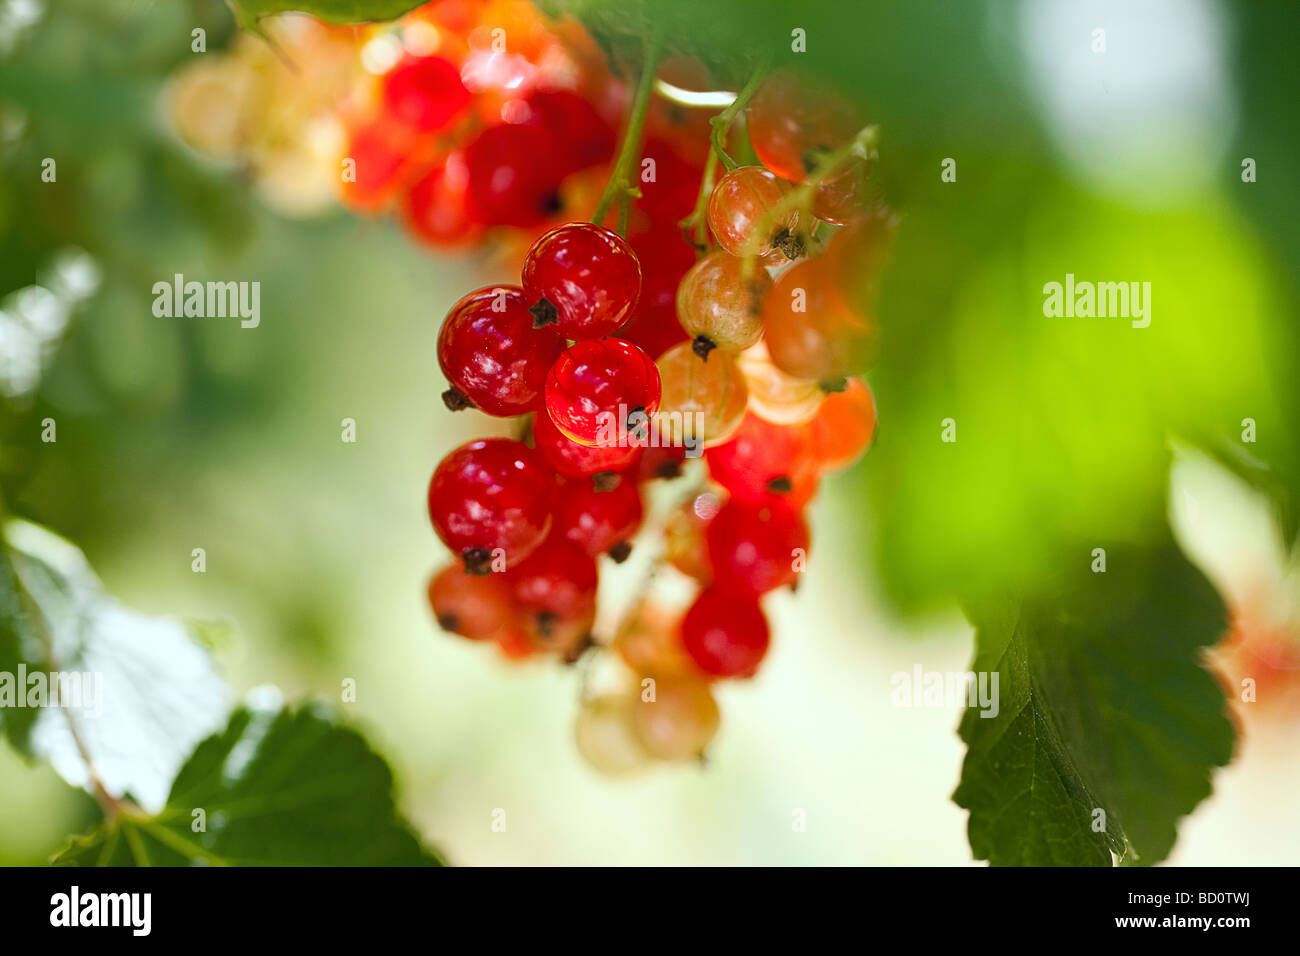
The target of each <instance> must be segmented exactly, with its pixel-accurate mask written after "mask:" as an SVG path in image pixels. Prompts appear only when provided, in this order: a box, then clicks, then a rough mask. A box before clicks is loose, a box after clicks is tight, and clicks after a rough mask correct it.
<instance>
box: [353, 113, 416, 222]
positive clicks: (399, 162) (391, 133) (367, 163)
mask: <svg viewBox="0 0 1300 956" xmlns="http://www.w3.org/2000/svg"><path fill="white" fill-rule="evenodd" d="M411 135H412V134H411V133H410V131H408V130H406V129H403V128H401V127H398V126H395V125H394V124H392V123H385V122H374V123H367V124H365V125H363V126H358V127H357V128H355V129H353V130H352V131H351V132H350V133H349V136H348V146H347V153H346V155H347V157H348V158H349V159H351V160H352V161H353V163H354V166H353V170H354V172H355V177H354V178H352V179H345V180H342V181H341V183H340V186H339V190H340V194H341V198H342V200H343V203H344V204H345V205H346V206H348V208H350V209H353V210H355V211H357V212H360V213H366V214H373V213H378V212H380V211H382V210H383V209H385V208H386V207H387V206H388V205H389V203H390V202H391V201H392V200H393V198H394V197H395V196H396V195H397V193H398V192H400V191H401V189H402V187H403V186H404V185H405V184H406V183H407V182H409V181H410V178H411V176H412V174H413V173H418V172H419V167H418V166H417V164H416V162H415V160H414V158H413V155H412V153H413V150H412V144H411V142H410V140H411Z"/></svg>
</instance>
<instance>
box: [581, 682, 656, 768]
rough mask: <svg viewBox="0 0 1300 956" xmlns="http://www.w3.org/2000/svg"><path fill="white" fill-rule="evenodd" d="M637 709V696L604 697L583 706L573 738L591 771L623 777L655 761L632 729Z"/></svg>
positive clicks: (618, 695) (607, 695)
mask: <svg viewBox="0 0 1300 956" xmlns="http://www.w3.org/2000/svg"><path fill="white" fill-rule="evenodd" d="M636 706H638V704H637V699H636V698H635V697H632V696H631V695H629V694H618V693H609V694H602V695H600V696H599V697H593V698H592V699H591V700H588V701H586V702H585V703H583V705H582V709H581V710H580V711H579V712H578V722H577V725H576V727H575V728H574V736H575V737H576V739H577V744H578V753H579V754H581V755H582V759H583V760H585V761H587V763H588V764H590V765H591V767H592V769H594V770H597V771H599V772H600V773H603V774H608V775H610V776H622V775H626V774H630V773H635V772H636V771H638V770H641V769H643V768H644V767H645V766H646V765H647V764H648V763H650V761H651V759H652V758H651V756H650V754H649V752H648V751H647V750H646V749H645V747H644V745H643V744H642V743H641V740H640V738H639V737H638V736H637V734H636V731H635V729H634V727H633V714H634V713H635V712H634V710H633V708H634V707H636Z"/></svg>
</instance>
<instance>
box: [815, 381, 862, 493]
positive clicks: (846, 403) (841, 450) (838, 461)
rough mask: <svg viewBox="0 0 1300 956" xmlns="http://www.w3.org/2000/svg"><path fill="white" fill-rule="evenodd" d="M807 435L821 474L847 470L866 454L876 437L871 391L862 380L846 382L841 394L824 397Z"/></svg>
mask: <svg viewBox="0 0 1300 956" xmlns="http://www.w3.org/2000/svg"><path fill="white" fill-rule="evenodd" d="M808 431H809V433H810V434H811V436H812V444H813V455H814V456H815V457H816V459H817V461H818V463H819V464H820V466H821V469H822V471H837V470H839V469H841V468H847V467H849V465H851V464H853V463H854V462H855V461H857V460H858V459H859V458H861V457H862V456H863V455H864V454H865V453H866V451H867V448H869V447H870V446H871V440H872V439H873V438H874V437H875V435H876V400H875V398H874V397H873V396H872V394H871V389H869V388H868V387H867V385H866V383H865V382H863V381H862V380H861V379H857V378H851V379H849V380H848V383H847V385H846V386H845V388H844V391H842V392H832V393H831V394H830V395H827V396H826V400H825V401H823V402H822V405H821V408H820V409H818V411H817V414H816V415H814V416H813V419H812V421H811V422H809V423H808Z"/></svg>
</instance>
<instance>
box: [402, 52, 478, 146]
mask: <svg viewBox="0 0 1300 956" xmlns="http://www.w3.org/2000/svg"><path fill="white" fill-rule="evenodd" d="M383 102H384V109H385V112H386V113H387V114H388V115H389V116H390V117H392V118H393V119H395V120H396V121H397V122H399V123H402V124H404V125H406V126H409V127H411V128H413V129H417V130H419V131H421V132H424V133H431V132H434V131H435V130H439V129H442V128H443V127H444V126H446V125H447V124H448V123H450V122H451V121H452V120H453V119H454V118H455V117H456V116H457V115H458V114H459V113H460V112H461V111H462V110H464V109H465V107H467V106H468V105H469V102H470V92H469V90H467V89H465V84H464V83H462V82H461V81H460V71H459V70H458V69H457V68H456V65H455V64H454V63H452V62H451V61H450V60H445V59H443V58H442V57H439V56H426V57H408V58H406V59H404V60H403V61H402V62H401V63H399V64H397V66H395V67H393V69H392V70H391V71H389V72H388V73H387V74H386V75H385V76H384V80H383Z"/></svg>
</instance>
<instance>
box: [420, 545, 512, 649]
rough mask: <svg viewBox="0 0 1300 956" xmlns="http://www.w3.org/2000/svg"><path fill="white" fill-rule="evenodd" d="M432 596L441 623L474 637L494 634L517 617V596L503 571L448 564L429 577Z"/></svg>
mask: <svg viewBox="0 0 1300 956" xmlns="http://www.w3.org/2000/svg"><path fill="white" fill-rule="evenodd" d="M428 598H429V607H430V608H431V609H432V610H433V616H434V618H435V619H436V620H437V622H438V626H439V627H441V628H442V629H443V630H444V631H450V632H451V633H453V634H459V635H460V636H461V637H468V638H469V639H470V640H474V641H481V640H485V639H487V638H489V637H492V636H493V635H495V634H496V633H497V632H498V631H500V630H501V629H502V628H504V627H506V626H507V625H508V624H510V623H511V622H512V621H513V620H514V605H513V600H514V599H513V597H512V596H511V594H510V589H509V588H508V587H506V585H505V582H504V581H503V580H502V575H498V574H485V575H475V574H469V573H467V572H466V571H465V569H464V568H463V567H461V566H460V565H459V564H452V565H448V566H447V567H445V568H443V569H442V570H441V571H439V572H438V573H436V574H434V575H433V576H432V577H431V578H429V586H428Z"/></svg>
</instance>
